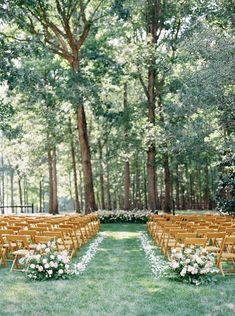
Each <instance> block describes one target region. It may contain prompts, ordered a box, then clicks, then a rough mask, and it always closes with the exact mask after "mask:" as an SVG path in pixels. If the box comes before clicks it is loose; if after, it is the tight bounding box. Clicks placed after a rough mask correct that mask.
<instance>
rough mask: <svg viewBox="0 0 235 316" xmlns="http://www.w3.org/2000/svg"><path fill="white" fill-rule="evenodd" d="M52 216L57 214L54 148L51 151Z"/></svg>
mask: <svg viewBox="0 0 235 316" xmlns="http://www.w3.org/2000/svg"><path fill="white" fill-rule="evenodd" d="M52 180H53V214H58V213H59V209H58V196H57V168H56V148H55V147H53V149H52Z"/></svg>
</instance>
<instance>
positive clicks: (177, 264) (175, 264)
mask: <svg viewBox="0 0 235 316" xmlns="http://www.w3.org/2000/svg"><path fill="white" fill-rule="evenodd" d="M171 266H172V268H173V269H177V268H179V266H180V265H179V263H178V262H176V261H174V262H172V265H171Z"/></svg>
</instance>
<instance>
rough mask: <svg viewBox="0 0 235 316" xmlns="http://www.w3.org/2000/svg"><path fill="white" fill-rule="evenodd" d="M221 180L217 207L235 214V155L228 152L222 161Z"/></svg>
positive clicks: (222, 211) (225, 212)
mask: <svg viewBox="0 0 235 316" xmlns="http://www.w3.org/2000/svg"><path fill="white" fill-rule="evenodd" d="M220 169H221V173H220V180H219V183H218V189H217V194H216V201H217V209H218V211H219V212H220V213H222V214H230V215H233V216H235V155H234V154H230V155H229V154H228V155H226V156H225V158H224V160H223V161H222V162H221V163H220Z"/></svg>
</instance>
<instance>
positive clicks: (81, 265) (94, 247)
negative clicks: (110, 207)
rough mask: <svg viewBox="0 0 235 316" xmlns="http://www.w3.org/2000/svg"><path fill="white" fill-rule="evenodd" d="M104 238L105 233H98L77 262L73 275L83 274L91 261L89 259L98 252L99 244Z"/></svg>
mask: <svg viewBox="0 0 235 316" xmlns="http://www.w3.org/2000/svg"><path fill="white" fill-rule="evenodd" d="M105 238H106V234H105V233H99V234H98V236H97V237H96V238H95V240H94V241H93V242H92V243H91V244H90V246H89V248H88V249H87V251H86V253H85V254H84V255H83V256H82V258H81V260H80V262H78V263H77V264H76V266H75V274H77V275H79V274H81V273H82V272H84V271H85V270H86V268H87V265H88V264H89V262H90V261H91V259H92V258H93V257H94V256H95V255H96V253H97V251H98V250H99V246H100V244H101V243H102V242H103V240H104V239H105Z"/></svg>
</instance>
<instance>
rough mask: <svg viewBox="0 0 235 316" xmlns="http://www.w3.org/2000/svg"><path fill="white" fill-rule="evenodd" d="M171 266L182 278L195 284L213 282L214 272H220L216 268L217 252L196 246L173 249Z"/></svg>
mask: <svg viewBox="0 0 235 316" xmlns="http://www.w3.org/2000/svg"><path fill="white" fill-rule="evenodd" d="M170 267H171V268H172V269H173V270H174V271H175V272H176V274H177V276H178V277H179V278H180V280H182V281H185V282H187V283H192V284H195V285H200V284H207V283H209V282H211V281H212V276H213V274H215V273H218V272H219V270H218V269H217V268H215V254H214V253H209V252H208V251H207V250H206V249H205V248H202V247H194V246H191V247H189V248H186V247H183V246H182V247H181V249H172V254H171V256H170Z"/></svg>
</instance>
